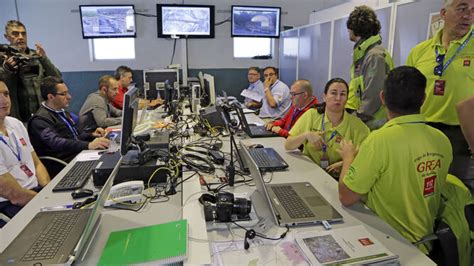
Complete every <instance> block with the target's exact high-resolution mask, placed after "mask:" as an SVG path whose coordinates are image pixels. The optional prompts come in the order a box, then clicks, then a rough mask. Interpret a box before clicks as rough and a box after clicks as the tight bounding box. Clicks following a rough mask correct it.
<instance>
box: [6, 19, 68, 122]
mask: <svg viewBox="0 0 474 266" xmlns="http://www.w3.org/2000/svg"><path fill="white" fill-rule="evenodd" d="M4 36H5V38H6V39H7V40H8V41H9V42H10V46H9V47H6V50H7V51H4V50H5V49H2V51H0V62H2V61H3V62H2V64H1V67H0V74H2V75H3V76H4V77H5V79H6V83H7V85H8V88H9V89H10V97H11V101H12V107H13V108H12V110H11V111H12V112H11V116H13V117H16V118H18V119H20V120H22V121H23V122H26V121H28V119H29V118H30V117H31V115H32V114H34V113H35V112H36V111H37V110H38V108H39V107H40V104H41V101H42V99H41V92H40V82H41V79H42V78H43V77H46V76H54V77H58V78H60V77H61V72H60V71H59V70H58V69H57V68H56V67H55V66H54V64H53V63H52V62H51V61H50V60H49V59H48V57H47V56H46V53H45V51H44V49H43V47H42V46H41V44H35V47H36V50H33V49H30V48H28V42H27V40H28V39H27V33H26V27H25V25H23V23H21V22H20V21H17V20H10V21H8V22H7V24H6V26H5V34H4Z"/></svg>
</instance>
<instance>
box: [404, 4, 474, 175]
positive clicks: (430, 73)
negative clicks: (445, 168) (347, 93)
mask: <svg viewBox="0 0 474 266" xmlns="http://www.w3.org/2000/svg"><path fill="white" fill-rule="evenodd" d="M440 15H441V17H442V18H443V20H444V26H443V28H442V29H441V30H440V31H438V32H437V33H436V34H435V35H434V36H433V38H431V39H429V40H426V41H424V42H422V43H419V44H418V45H417V46H415V47H414V48H413V49H412V50H411V51H410V54H409V55H408V59H407V61H406V64H407V65H409V66H413V67H416V68H418V69H419V70H420V71H421V73H423V75H425V77H426V79H427V80H428V82H427V83H426V88H425V93H426V100H425V102H424V104H423V106H422V107H421V113H422V114H424V115H425V117H426V120H427V121H428V123H429V125H431V126H433V127H435V128H437V129H439V130H441V131H443V133H444V134H446V136H447V137H448V138H449V140H450V141H451V145H452V146H453V156H454V159H453V164H452V165H451V167H450V169H449V173H451V174H453V175H455V176H457V177H458V178H459V179H461V180H463V182H466V184H468V180H469V178H466V177H467V176H468V167H469V166H468V164H469V156H470V152H469V149H468V147H469V146H468V143H467V142H466V139H465V138H464V135H463V133H462V130H461V127H460V123H459V117H458V114H457V112H456V105H457V104H459V103H460V102H462V101H463V100H466V99H467V98H469V97H470V96H473V95H474V31H473V26H472V23H473V20H474V0H445V1H444V6H443V8H441V10H440ZM472 113H474V112H473V111H472V110H471V114H472ZM471 123H472V116H471Z"/></svg>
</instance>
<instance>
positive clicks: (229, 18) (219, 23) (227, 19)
mask: <svg viewBox="0 0 474 266" xmlns="http://www.w3.org/2000/svg"><path fill="white" fill-rule="evenodd" d="M230 21H231V17H228V18H226V19H225V20H223V21H219V22H216V23H214V25H215V26H220V25H222V24H224V23H226V22H230Z"/></svg>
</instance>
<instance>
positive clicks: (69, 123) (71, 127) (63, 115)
mask: <svg viewBox="0 0 474 266" xmlns="http://www.w3.org/2000/svg"><path fill="white" fill-rule="evenodd" d="M43 107H44V108H46V109H47V110H49V111H50V112H53V113H55V114H57V115H58V116H59V118H61V120H62V121H63V122H64V124H66V126H67V128H68V129H69V131H70V132H71V133H72V135H73V136H74V138H75V139H78V137H79V132H77V129H76V128H75V127H74V125H75V124H74V121H72V120H71V119H70V118H69V117H67V115H66V112H65V111H64V110H62V111H56V110H54V109H52V108H51V107H49V106H47V105H46V104H45V103H44V102H43Z"/></svg>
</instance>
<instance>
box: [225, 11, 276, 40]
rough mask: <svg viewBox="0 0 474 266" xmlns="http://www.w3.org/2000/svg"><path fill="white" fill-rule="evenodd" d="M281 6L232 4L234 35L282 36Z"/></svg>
mask: <svg viewBox="0 0 474 266" xmlns="http://www.w3.org/2000/svg"><path fill="white" fill-rule="evenodd" d="M280 13H281V9H280V8H279V7H259V6H232V37H266V38H278V37H280Z"/></svg>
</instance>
